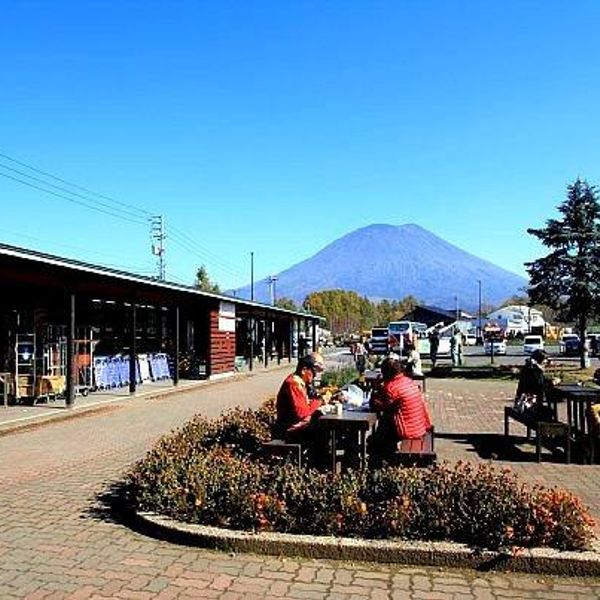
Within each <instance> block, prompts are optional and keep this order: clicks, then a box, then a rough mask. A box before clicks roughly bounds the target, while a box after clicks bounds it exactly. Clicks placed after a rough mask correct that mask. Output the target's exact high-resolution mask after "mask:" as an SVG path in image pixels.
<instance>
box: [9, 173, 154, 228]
mask: <svg viewBox="0 0 600 600" xmlns="http://www.w3.org/2000/svg"><path fill="white" fill-rule="evenodd" d="M0 176H2V177H6V178H7V179H12V180H13V181H16V182H18V183H22V184H23V185H27V186H29V187H31V188H35V189H36V190H40V191H42V192H45V193H46V194H52V195H53V196H57V197H58V198H63V199H64V200H67V201H69V202H72V203H73V204H78V205H79V206H85V208H89V209H91V210H95V211H96V212H100V213H103V214H105V215H110V216H111V217H115V218H117V219H122V220H123V221H129V222H130V223H135V224H136V225H146V224H147V223H146V221H143V220H134V219H132V218H129V217H125V216H123V215H120V214H118V213H114V212H111V211H109V210H104V209H102V208H99V207H97V206H93V205H92V204H87V203H85V202H82V201H80V200H75V198H69V197H68V196H65V195H64V194H59V193H58V192H53V191H52V190H47V189H45V188H43V187H41V186H39V185H35V184H34V183H30V182H28V181H23V180H22V179H19V178H18V177H13V176H12V175H8V174H7V173H0Z"/></svg>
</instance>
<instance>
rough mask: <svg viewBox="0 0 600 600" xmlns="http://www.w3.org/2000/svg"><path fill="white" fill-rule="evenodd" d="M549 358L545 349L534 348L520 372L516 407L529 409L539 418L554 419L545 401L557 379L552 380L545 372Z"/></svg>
mask: <svg viewBox="0 0 600 600" xmlns="http://www.w3.org/2000/svg"><path fill="white" fill-rule="evenodd" d="M547 360H548V356H547V354H546V353H545V352H544V351H543V350H534V351H533V352H532V353H531V356H530V357H529V358H528V359H527V360H526V361H525V364H524V365H523V367H522V368H521V372H520V373H519V383H518V384H517V392H516V394H515V408H516V409H517V410H520V411H522V412H524V411H529V412H531V413H532V414H535V415H536V417H538V418H539V419H542V420H546V421H552V420H554V414H553V412H552V409H551V408H550V407H549V406H547V405H545V403H544V402H545V400H546V399H547V396H548V394H551V393H552V387H553V386H554V384H555V383H557V381H553V380H552V381H551V380H550V379H548V378H547V377H546V374H545V373H544V366H545V364H546V362H547Z"/></svg>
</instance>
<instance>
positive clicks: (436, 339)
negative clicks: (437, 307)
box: [429, 329, 440, 369]
mask: <svg viewBox="0 0 600 600" xmlns="http://www.w3.org/2000/svg"><path fill="white" fill-rule="evenodd" d="M439 347H440V334H439V332H438V330H437V329H434V330H433V331H432V332H431V333H430V334H429V358H430V360H431V368H432V369H435V363H436V362H437V354H438V349H439Z"/></svg>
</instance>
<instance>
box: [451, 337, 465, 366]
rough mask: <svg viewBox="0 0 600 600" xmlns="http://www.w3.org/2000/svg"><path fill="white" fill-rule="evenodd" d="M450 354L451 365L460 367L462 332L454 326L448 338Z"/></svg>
mask: <svg viewBox="0 0 600 600" xmlns="http://www.w3.org/2000/svg"><path fill="white" fill-rule="evenodd" d="M450 354H451V356H452V366H453V367H460V366H461V365H462V333H461V332H460V329H458V327H457V328H455V329H454V333H453V334H452V337H451V338H450Z"/></svg>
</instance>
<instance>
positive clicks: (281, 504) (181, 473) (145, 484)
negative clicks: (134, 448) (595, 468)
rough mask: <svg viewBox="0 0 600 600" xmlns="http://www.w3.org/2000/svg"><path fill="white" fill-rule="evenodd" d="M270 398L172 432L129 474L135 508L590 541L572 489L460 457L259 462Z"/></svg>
mask: <svg viewBox="0 0 600 600" xmlns="http://www.w3.org/2000/svg"><path fill="white" fill-rule="evenodd" d="M273 415H274V408H273V403H272V401H271V402H270V404H268V405H267V406H263V407H261V409H259V410H257V411H249V410H241V409H234V410H232V411H229V412H228V413H226V414H225V415H223V417H221V418H220V419H217V420H214V421H209V420H207V419H204V418H201V417H196V418H194V419H192V420H191V421H189V422H188V423H186V424H185V425H184V426H183V427H182V428H180V429H178V430H176V431H174V432H173V433H171V434H169V435H167V436H164V437H163V438H162V439H161V440H159V442H158V443H157V444H156V445H155V447H154V448H153V449H152V450H151V451H150V452H149V453H148V454H147V456H146V457H145V458H144V459H143V460H141V461H140V462H139V463H138V464H137V465H136V466H135V468H134V469H133V471H132V472H131V473H130V475H129V477H128V486H127V487H128V490H129V496H130V498H131V499H132V501H133V503H134V506H135V508H137V509H139V510H149V511H154V512H157V513H161V514H165V515H168V516H171V517H173V518H176V519H180V520H182V521H187V522H192V523H203V524H207V525H219V526H223V527H230V528H235V529H245V530H254V531H261V530H265V531H281V532H290V533H304V534H322V535H336V536H356V537H365V538H403V539H415V540H450V541H456V542H462V543H465V544H468V545H470V546H472V547H485V548H492V549H497V548H502V547H510V546H513V547H514V546H519V547H533V546H550V547H554V548H559V549H582V548H586V547H588V546H589V544H590V541H591V540H592V538H593V521H592V519H591V518H590V516H589V514H588V513H587V511H586V510H585V508H584V507H583V506H582V505H581V502H580V501H579V500H578V499H577V498H576V497H575V496H573V495H572V494H571V493H569V492H567V491H564V490H558V489H547V488H542V487H538V486H528V485H526V484H524V483H522V482H520V481H519V479H518V478H517V476H516V475H515V474H514V473H511V472H510V471H509V470H506V469H502V470H501V469H495V468H493V467H492V466H489V465H473V464H470V463H463V462H458V463H456V464H455V465H447V464H442V465H439V466H435V467H432V468H430V469H418V468H409V469H406V468H405V469H402V468H396V467H386V468H383V469H379V470H373V471H350V472H348V473H345V474H343V475H333V474H331V473H321V472H318V471H316V470H311V469H306V470H303V469H299V468H297V467H295V466H293V465H292V464H288V463H282V462H280V461H270V462H263V461H260V460H257V457H258V456H259V450H260V445H261V444H262V441H263V440H265V439H268V431H269V428H270V426H271V424H272V421H273V418H274V416H273Z"/></svg>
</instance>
